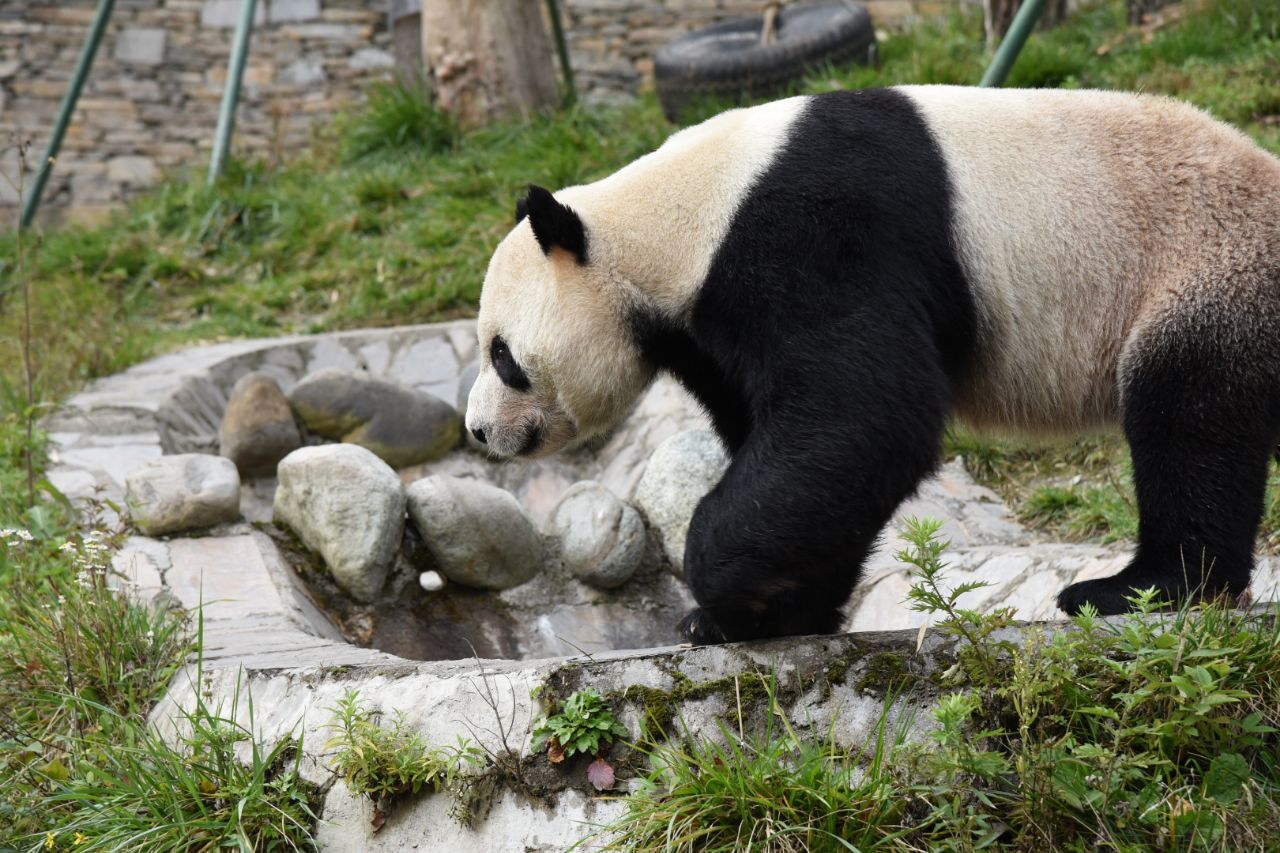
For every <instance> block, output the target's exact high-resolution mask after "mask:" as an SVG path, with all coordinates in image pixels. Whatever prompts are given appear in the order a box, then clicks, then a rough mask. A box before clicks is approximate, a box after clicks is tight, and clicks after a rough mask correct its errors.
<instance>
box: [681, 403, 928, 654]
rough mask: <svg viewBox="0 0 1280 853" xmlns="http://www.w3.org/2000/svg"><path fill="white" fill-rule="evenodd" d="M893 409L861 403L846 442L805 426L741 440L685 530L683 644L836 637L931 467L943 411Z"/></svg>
mask: <svg viewBox="0 0 1280 853" xmlns="http://www.w3.org/2000/svg"><path fill="white" fill-rule="evenodd" d="M863 402H869V401H867V400H865V399H864V400H863ZM902 409H903V406H902V403H901V402H900V401H899V403H898V406H897V407H893V406H888V405H886V406H882V407H877V406H875V405H870V406H869V407H868V408H867V409H865V410H863V412H862V413H861V415H860V419H859V421H858V422H856V423H857V429H856V432H855V435H853V436H844V438H845V439H846V440H845V441H841V440H840V438H839V437H831V436H825V437H822V436H816V435H815V434H814V433H813V428H812V424H810V425H809V427H808V429H807V431H806V430H800V429H799V428H798V427H797V428H796V430H795V431H793V430H792V429H790V428H789V427H788V425H786V424H779V423H771V424H767V425H765V426H764V427H763V428H760V427H758V428H757V429H756V430H755V431H754V432H753V434H752V435H750V436H748V438H747V441H746V442H745V443H744V445H743V446H742V447H741V448H740V449H739V451H738V452H737V453H736V454H735V456H734V460H733V462H732V463H731V464H730V466H729V469H728V470H727V471H726V473H725V476H724V477H723V479H722V480H721V481H720V483H719V484H718V485H717V486H716V487H715V488H714V489H713V490H712V491H711V493H710V494H708V495H707V496H706V497H705V498H704V499H703V500H702V502H701V503H700V504H699V505H698V508H697V510H696V511H695V512H694V515H693V520H692V522H691V523H690V526H689V535H688V538H687V540H686V547H685V578H686V580H687V581H688V583H689V586H690V588H691V589H692V591H693V594H694V598H695V599H696V600H697V602H698V604H699V607H698V608H697V609H695V610H694V611H692V612H691V613H690V614H689V615H688V616H687V617H686V618H685V619H684V621H683V622H682V623H681V626H680V629H681V633H682V634H683V635H684V636H685V638H686V639H688V640H689V641H690V642H693V643H719V642H725V641H736V640H750V639H757V638H763V637H780V636H792V635H801V634H824V633H833V632H835V631H837V630H839V628H840V626H841V624H842V622H843V613H842V612H841V607H842V606H843V605H844V604H845V602H846V601H847V600H848V598H849V594H850V593H851V592H852V590H853V587H854V585H855V584H856V583H857V580H858V578H859V576H860V575H861V572H862V564H863V561H864V560H865V559H866V557H867V554H868V552H869V551H870V550H871V548H872V547H873V546H874V544H875V542H876V539H877V537H878V535H879V533H880V531H881V529H882V528H883V527H884V525H885V524H887V523H888V521H889V520H890V518H892V515H893V512H894V510H895V509H896V508H897V506H898V505H899V504H900V503H901V502H902V501H903V500H904V499H905V498H907V497H908V496H909V495H910V494H912V493H913V492H914V491H915V489H916V486H917V485H918V484H919V482H920V480H922V479H923V478H924V477H925V476H927V475H928V474H929V473H930V472H931V471H932V470H933V469H934V467H935V466H936V464H937V459H938V450H939V445H940V441H941V435H942V429H943V419H944V414H943V413H944V411H945V410H944V407H943V405H942V404H941V401H937V405H934V406H929V407H926V408H925V410H923V411H908V412H904V411H903V410H902ZM784 420H785V419H784ZM849 439H852V440H849Z"/></svg>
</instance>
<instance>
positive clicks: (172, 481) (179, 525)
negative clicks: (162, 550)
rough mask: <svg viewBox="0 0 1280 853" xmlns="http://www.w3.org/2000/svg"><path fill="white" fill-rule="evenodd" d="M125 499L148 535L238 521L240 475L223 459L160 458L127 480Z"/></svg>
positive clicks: (189, 455)
mask: <svg viewBox="0 0 1280 853" xmlns="http://www.w3.org/2000/svg"><path fill="white" fill-rule="evenodd" d="M124 500H125V503H126V504H127V505H128V507H129V512H130V514H131V515H132V516H133V522H134V524H136V525H137V526H138V529H139V530H141V531H142V532H143V533H145V534H146V535H148V536H161V535H163V534H166V533H177V532H179V531H182V530H198V529H200V528H204V527H212V526H213V525H215V524H222V523H224V522H227V521H235V520H236V519H237V518H239V517H240V475H239V474H238V473H237V472H236V466H235V464H234V463H232V461H231V460H230V459H223V458H222V457H221V456H209V455H206V454H203V453H182V454H178V455H174V456H161V457H160V458H159V459H152V460H151V461H149V462H147V463H146V464H145V465H143V466H142V467H141V468H138V469H137V470H135V471H134V472H133V473H132V474H130V475H129V476H128V478H126V480H125V492H124Z"/></svg>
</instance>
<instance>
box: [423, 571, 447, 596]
mask: <svg viewBox="0 0 1280 853" xmlns="http://www.w3.org/2000/svg"><path fill="white" fill-rule="evenodd" d="M418 586H420V587H422V588H423V589H424V590H426V591H427V592H439V591H440V590H442V589H444V578H442V577H440V573H439V572H423V573H422V574H420V575H418Z"/></svg>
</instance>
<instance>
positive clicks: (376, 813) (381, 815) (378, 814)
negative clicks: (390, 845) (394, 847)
mask: <svg viewBox="0 0 1280 853" xmlns="http://www.w3.org/2000/svg"><path fill="white" fill-rule="evenodd" d="M386 822H387V813H386V812H384V811H383V810H382V809H380V808H378V807H377V806H374V807H373V820H371V821H369V823H371V824H373V831H374V832H377V831H378V830H379V829H382V827H383V825H384V824H385V823H386Z"/></svg>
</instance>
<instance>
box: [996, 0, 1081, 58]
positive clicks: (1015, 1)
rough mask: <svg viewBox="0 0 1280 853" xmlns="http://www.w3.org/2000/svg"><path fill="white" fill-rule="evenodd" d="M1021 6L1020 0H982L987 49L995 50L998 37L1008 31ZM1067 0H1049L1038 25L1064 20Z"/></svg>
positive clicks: (1052, 25) (1050, 24)
mask: <svg viewBox="0 0 1280 853" xmlns="http://www.w3.org/2000/svg"><path fill="white" fill-rule="evenodd" d="M1021 7H1022V0H982V12H983V19H984V21H985V24H986V30H987V49H988V50H995V48H996V45H998V44H999V43H1000V39H1002V38H1004V35H1005V33H1007V32H1009V25H1010V24H1012V23H1013V16H1014V15H1016V14H1018V9H1019V8H1021ZM1066 17H1067V0H1049V2H1048V3H1047V4H1046V5H1045V7H1044V12H1043V14H1041V15H1040V26H1041V28H1043V29H1048V28H1049V27H1056V26H1057V25H1058V24H1060V23H1062V22H1063V21H1064V20H1066Z"/></svg>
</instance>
